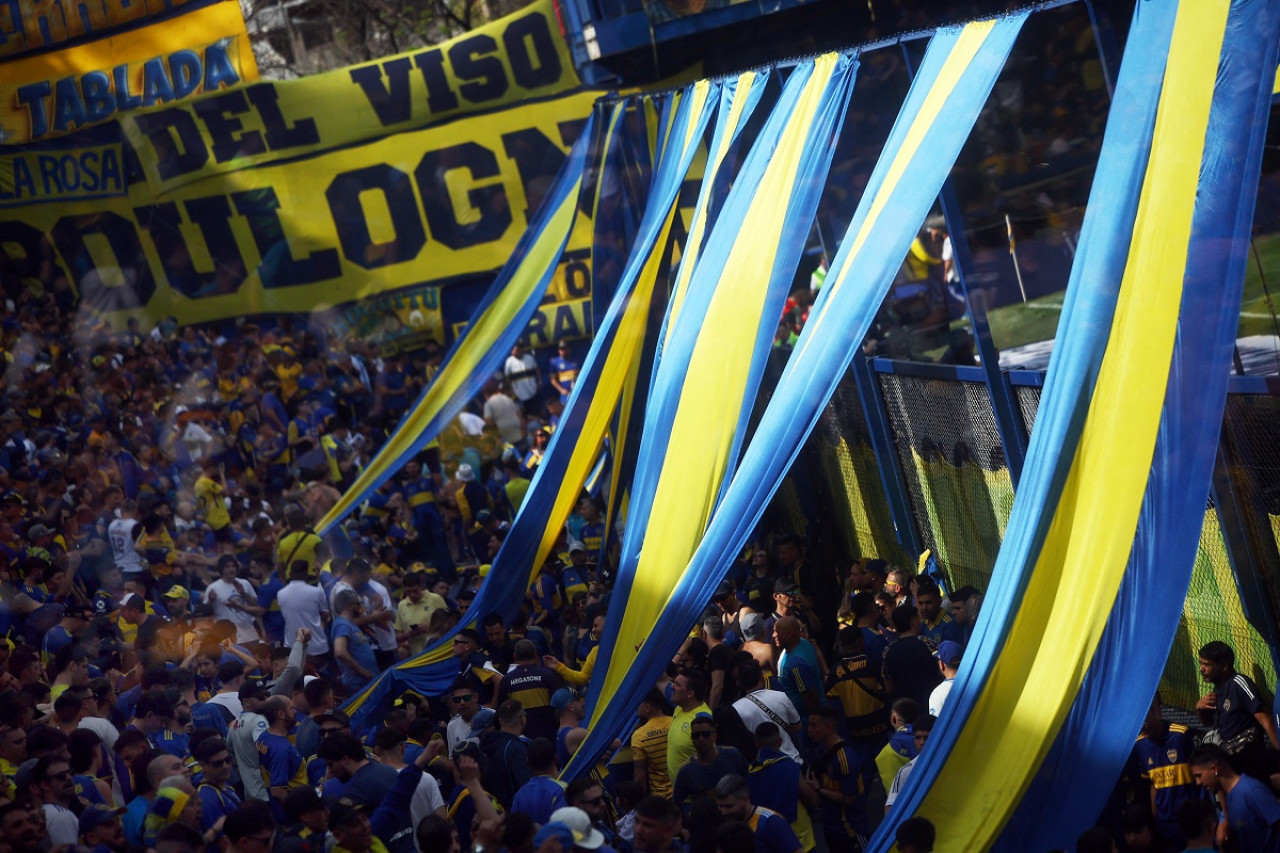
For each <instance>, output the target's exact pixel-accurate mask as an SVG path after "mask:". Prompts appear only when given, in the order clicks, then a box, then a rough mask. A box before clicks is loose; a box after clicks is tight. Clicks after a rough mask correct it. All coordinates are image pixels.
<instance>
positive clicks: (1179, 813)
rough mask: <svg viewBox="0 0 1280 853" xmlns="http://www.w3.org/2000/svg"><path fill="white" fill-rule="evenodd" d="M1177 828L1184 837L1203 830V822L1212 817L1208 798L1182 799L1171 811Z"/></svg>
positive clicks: (1192, 835)
mask: <svg viewBox="0 0 1280 853" xmlns="http://www.w3.org/2000/svg"><path fill="white" fill-rule="evenodd" d="M1173 818H1174V820H1176V821H1177V822H1178V829H1179V830H1180V831H1181V832H1182V835H1183V837H1185V838H1195V837H1196V836H1198V835H1200V833H1202V832H1204V830H1205V824H1206V823H1208V822H1209V821H1212V820H1213V819H1214V813H1213V805H1212V804H1210V802H1209V801H1208V800H1183V801H1182V802H1181V803H1179V804H1178V807H1177V809H1175V810H1174V812H1173Z"/></svg>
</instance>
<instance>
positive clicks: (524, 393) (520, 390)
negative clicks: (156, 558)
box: [414, 353, 538, 826]
mask: <svg viewBox="0 0 1280 853" xmlns="http://www.w3.org/2000/svg"><path fill="white" fill-rule="evenodd" d="M537 370H538V362H536V361H535V360H534V358H533V356H532V355H530V354H529V353H525V354H524V355H523V356H521V357H520V358H516V357H515V356H514V355H509V356H507V363H506V364H505V365H503V366H502V372H503V374H504V375H505V376H506V377H507V381H508V382H510V383H511V393H512V394H515V395H516V399H517V400H519V401H520V402H522V403H525V402H528V401H529V400H532V399H533V398H534V397H535V396H537V394H538V375H537ZM518 373H529V374H530V375H528V376H523V377H521V378H519V379H512V378H511V377H512V375H513V374H518ZM414 825H415V826H416V825H417V823H416V822H415V823H414Z"/></svg>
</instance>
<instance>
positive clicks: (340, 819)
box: [329, 797, 364, 827]
mask: <svg viewBox="0 0 1280 853" xmlns="http://www.w3.org/2000/svg"><path fill="white" fill-rule="evenodd" d="M362 811H364V806H362V805H359V804H358V803H355V802H353V801H351V800H349V799H347V798H346V797H343V798H342V799H340V800H338V801H337V802H336V803H334V804H333V805H332V806H330V807H329V826H330V827H335V826H345V825H347V824H349V823H351V822H353V821H354V820H355V819H356V818H358V817H359V816H360V813H361V812H362Z"/></svg>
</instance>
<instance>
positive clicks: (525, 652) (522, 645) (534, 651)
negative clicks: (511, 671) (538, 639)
mask: <svg viewBox="0 0 1280 853" xmlns="http://www.w3.org/2000/svg"><path fill="white" fill-rule="evenodd" d="M511 654H512V657H514V658H515V659H516V660H531V661H536V660H537V659H538V647H537V646H535V645H534V644H533V640H516V644H515V647H514V648H513V649H512V650H511Z"/></svg>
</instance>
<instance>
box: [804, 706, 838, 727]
mask: <svg viewBox="0 0 1280 853" xmlns="http://www.w3.org/2000/svg"><path fill="white" fill-rule="evenodd" d="M814 717H817V718H818V719H820V720H826V721H827V722H828V723H830V724H831V725H833V726H838V725H840V712H839V711H837V710H836V709H835V708H832V707H830V706H828V705H819V706H818V707H816V708H814V709H812V710H811V711H809V718H810V719H813V718H814Z"/></svg>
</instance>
